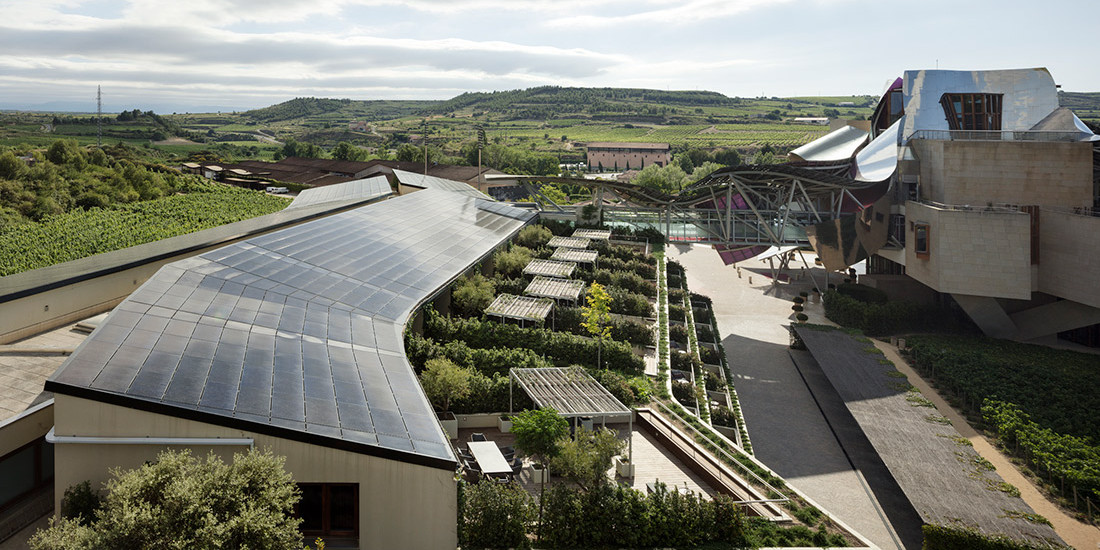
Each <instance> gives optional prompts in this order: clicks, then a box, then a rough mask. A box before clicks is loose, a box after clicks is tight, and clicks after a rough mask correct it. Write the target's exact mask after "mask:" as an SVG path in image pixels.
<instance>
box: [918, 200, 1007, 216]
mask: <svg viewBox="0 0 1100 550" xmlns="http://www.w3.org/2000/svg"><path fill="white" fill-rule="evenodd" d="M913 202H916V203H918V204H923V205H924V206H931V207H932V208H935V209H937V210H950V211H953V212H978V213H986V214H1020V213H1021V212H1020V208H1019V207H1018V206H1014V205H1008V204H987V205H985V206H981V205H970V204H944V203H942V202H936V201H930V200H919V201H913Z"/></svg>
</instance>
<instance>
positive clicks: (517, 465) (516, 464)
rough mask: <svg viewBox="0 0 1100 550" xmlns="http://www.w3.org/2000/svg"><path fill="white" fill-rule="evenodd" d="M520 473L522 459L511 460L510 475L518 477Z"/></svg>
mask: <svg viewBox="0 0 1100 550" xmlns="http://www.w3.org/2000/svg"><path fill="white" fill-rule="evenodd" d="M521 471H523V459H519V458H517V459H514V460H512V475H513V476H518V475H519V473H520V472H521Z"/></svg>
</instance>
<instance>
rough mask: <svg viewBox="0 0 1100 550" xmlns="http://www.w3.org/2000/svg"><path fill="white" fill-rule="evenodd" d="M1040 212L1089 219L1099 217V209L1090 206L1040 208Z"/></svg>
mask: <svg viewBox="0 0 1100 550" xmlns="http://www.w3.org/2000/svg"><path fill="white" fill-rule="evenodd" d="M1039 209H1040V210H1042V211H1045V212H1054V213H1057V214H1069V215H1072V216H1085V217H1090V218H1097V217H1100V208H1094V207H1091V206H1041V207H1039Z"/></svg>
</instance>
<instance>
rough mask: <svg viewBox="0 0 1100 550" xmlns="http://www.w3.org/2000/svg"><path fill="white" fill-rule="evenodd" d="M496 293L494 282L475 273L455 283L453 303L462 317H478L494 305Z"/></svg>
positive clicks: (452, 291) (452, 292)
mask: <svg viewBox="0 0 1100 550" xmlns="http://www.w3.org/2000/svg"><path fill="white" fill-rule="evenodd" d="M494 292H495V290H494V289H493V282H492V281H490V280H489V279H486V278H485V277H484V276H483V275H482V274H481V273H474V274H473V275H471V276H469V277H463V278H461V279H459V280H458V281H456V282H455V285H454V288H453V289H451V302H452V304H453V305H454V308H455V310H456V311H457V312H458V313H459V314H460V315H464V316H467V317H477V316H480V315H481V313H482V312H483V311H485V308H487V307H489V305H490V304H492V303H493V296H494Z"/></svg>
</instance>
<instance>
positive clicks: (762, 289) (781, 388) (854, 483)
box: [667, 245, 920, 549]
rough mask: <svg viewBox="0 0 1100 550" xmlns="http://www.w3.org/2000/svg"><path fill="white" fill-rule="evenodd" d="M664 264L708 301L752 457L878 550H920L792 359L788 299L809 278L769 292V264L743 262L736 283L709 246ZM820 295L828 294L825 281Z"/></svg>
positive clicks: (679, 249) (674, 251)
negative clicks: (673, 264) (676, 268)
mask: <svg viewBox="0 0 1100 550" xmlns="http://www.w3.org/2000/svg"><path fill="white" fill-rule="evenodd" d="M667 254H668V258H669V259H670V260H676V261H678V262H680V263H681V264H682V265H683V266H684V268H685V269H686V270H687V279H688V286H689V287H690V289H691V290H692V291H693V292H697V293H700V294H705V295H707V296H710V298H711V299H712V301H713V305H714V314H715V317H716V318H717V321H718V328H719V331H720V333H721V338H722V344H723V346H724V347H725V349H726V355H727V357H728V359H729V362H730V368H731V371H732V374H733V377H734V380H733V383H734V385H735V386H736V389H737V393H738V396H739V398H740V400H741V407H742V410H743V414H744V416H745V422H746V425H747V427H748V432H749V437H750V438H751V440H752V444H753V448H754V450H755V454H756V457H757V458H759V459H760V460H761V461H762V462H764V463H765V464H767V465H768V466H769V467H770V468H772V469H773V470H774V471H775V472H776V473H778V474H779V475H781V476H783V477H784V478H785V479H786V480H787V481H788V482H789V483H790V484H791V485H793V486H795V487H797V488H798V489H799V490H801V491H802V492H803V493H805V494H806V495H808V496H809V497H810V498H811V499H813V500H814V501H816V502H817V503H818V504H819V505H820V506H821V507H822V508H824V509H826V510H828V511H829V512H830V513H831V514H833V515H834V516H835V517H837V518H838V519H840V520H841V521H843V522H844V523H846V524H847V525H849V526H850V527H851V528H852V529H854V530H855V531H857V532H859V533H860V534H861V535H863V536H864V537H866V538H868V539H869V540H870V541H871V542H873V543H874V544H876V545H877V546H879V547H881V548H895V549H896V548H919V547H920V539H919V538H918V539H916V540H915V541H914V540H913V538H912V536H911V533H913V532H914V531H913V526H912V525H898V526H896V527H895V526H894V525H892V523H891V521H890V519H888V518H889V517H890V516H891V515H893V516H904V514H899V513H895V512H894V511H893V510H890V511H889V514H888V511H887V510H884V507H883V505H882V504H880V499H879V498H878V497H876V493H875V491H874V489H873V488H872V485H871V484H870V483H869V481H868V476H866V475H865V472H864V470H865V469H867V468H861V467H858V466H856V465H853V460H852V458H851V457H850V454H849V452H848V451H847V449H846V448H845V447H844V446H842V445H841V442H840V440H839V439H838V436H837V435H836V434H835V433H834V427H833V425H832V424H830V422H829V421H828V420H827V419H826V417H825V415H824V414H823V413H822V409H821V407H820V406H819V404H818V403H817V401H816V400H815V397H814V394H813V393H812V392H811V391H810V388H809V386H808V385H807V381H806V380H805V379H804V378H803V376H802V374H801V373H800V372H799V369H798V367H797V366H796V365H795V363H794V361H793V360H792V359H791V356H790V354H789V353H788V346H789V343H790V336H789V333H788V331H787V328H786V326H787V325H789V324H790V322H791V319H792V317H793V315H792V314H793V312H792V311H791V305H792V303H791V301H790V300H791V297H792V296H791V294H790V293H791V291H792V290H794V293H795V294H796V293H797V289H801V288H805V289H809V288H811V287H813V286H814V284H812V283H811V280H810V278H809V276H808V275H807V276H805V277H804V278H802V279H798V280H797V281H796V283H797V284H798V285H799V286H797V287H792V286H788V285H780V286H779V287H772V285H771V280H770V279H769V278H768V277H767V276H766V275H765V273H766V272H767V271H768V269H767V268H768V264H766V263H761V262H760V261H753V260H748V261H745V262H742V269H741V275H740V277H739V276H738V272H737V270H736V269H735V268H734V267H732V266H726V265H724V264H723V263H722V261H721V259H720V258H719V257H718V254H717V253H715V252H714V250H712V249H711V248H710V247H708V246H700V245H692V246H685V245H671V246H669V247H668V249H667ZM808 259H809V260H810V262H811V265H812V258H808ZM792 267H794V269H793V270H792V271H791V273H792V275H793V276H794V277H796V278H797V277H799V276H801V275H802V272H801V271H800V270H799V269H798V268H799V267H801V263H800V264H799V265H797V266H795V265H792ZM812 271H815V272H816V273H817V274H818V275H820V274H821V273H822V272H821V270H819V269H818V270H812ZM834 277H835V276H834ZM750 278H751V282H750ZM834 282H836V281H835V280H834ZM817 285H818V286H820V287H824V286H825V283H824V280H823V279H820V278H819V280H818V282H817ZM777 293H779V294H781V295H777ZM807 313H808V314H809V315H810V319H811V321H814V320H820V319H821V318H822V317H821V312H820V306H810V307H807ZM868 473H870V472H868ZM875 479H876V478H875V477H874V476H872V477H871V480H872V481H874V480H875ZM880 492H882V491H881V489H880ZM899 533H904V534H906V535H908V536H904V537H903V536H901V535H899ZM918 533H919V531H918Z"/></svg>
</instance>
